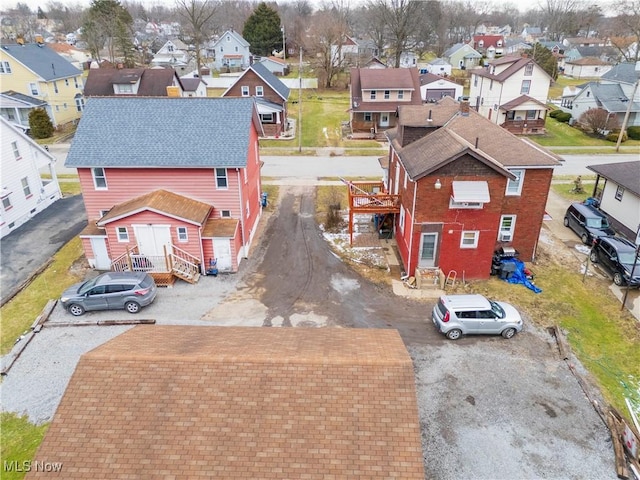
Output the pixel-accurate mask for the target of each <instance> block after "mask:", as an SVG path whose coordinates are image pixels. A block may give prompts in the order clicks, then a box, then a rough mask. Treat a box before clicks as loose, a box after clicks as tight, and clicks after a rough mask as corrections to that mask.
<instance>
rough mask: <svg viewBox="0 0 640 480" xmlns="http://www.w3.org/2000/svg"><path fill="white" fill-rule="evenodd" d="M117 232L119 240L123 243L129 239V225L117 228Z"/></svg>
mask: <svg viewBox="0 0 640 480" xmlns="http://www.w3.org/2000/svg"><path fill="white" fill-rule="evenodd" d="M116 233H117V234H118V242H121V243H123V242H128V241H129V230H127V227H118V228H116Z"/></svg>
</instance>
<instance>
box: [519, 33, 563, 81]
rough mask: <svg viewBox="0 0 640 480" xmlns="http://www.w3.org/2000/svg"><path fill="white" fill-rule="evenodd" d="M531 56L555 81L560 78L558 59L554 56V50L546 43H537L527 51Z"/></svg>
mask: <svg viewBox="0 0 640 480" xmlns="http://www.w3.org/2000/svg"><path fill="white" fill-rule="evenodd" d="M526 53H527V54H528V55H529V57H531V58H533V60H534V61H535V62H536V63H537V64H538V65H539V66H540V68H542V69H543V70H544V71H545V72H547V73H548V74H549V76H550V77H551V78H552V79H553V81H554V82H555V81H556V80H557V79H558V59H557V58H556V57H554V56H553V52H552V51H551V50H549V49H548V48H547V47H545V46H544V45H540V44H539V43H536V44H534V45H533V48H531V49H529V50H527V51H526Z"/></svg>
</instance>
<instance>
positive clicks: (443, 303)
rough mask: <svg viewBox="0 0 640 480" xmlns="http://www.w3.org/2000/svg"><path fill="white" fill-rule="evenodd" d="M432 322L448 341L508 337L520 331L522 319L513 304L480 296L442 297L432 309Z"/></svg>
mask: <svg viewBox="0 0 640 480" xmlns="http://www.w3.org/2000/svg"><path fill="white" fill-rule="evenodd" d="M431 319H432V320H433V324H434V325H435V326H436V327H438V330H439V331H440V332H441V333H443V334H445V335H446V337H447V338H448V339H450V340H457V339H458V338H460V337H461V336H462V335H463V334H464V335H468V334H471V333H480V334H482V333H485V334H500V335H502V336H503V337H504V338H511V337H513V336H514V335H515V334H516V332H520V331H521V330H522V317H520V314H519V313H518V311H517V310H516V309H515V308H514V307H513V306H512V305H510V304H508V303H504V302H494V301H493V300H488V299H487V298H486V297H484V296H482V295H443V296H441V297H440V298H439V299H438V303H436V306H435V307H433V312H432V313H431Z"/></svg>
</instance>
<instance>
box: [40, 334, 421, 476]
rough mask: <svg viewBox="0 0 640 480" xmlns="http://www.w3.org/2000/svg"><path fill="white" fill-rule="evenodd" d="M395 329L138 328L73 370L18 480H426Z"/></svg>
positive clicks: (410, 382) (406, 363)
mask: <svg viewBox="0 0 640 480" xmlns="http://www.w3.org/2000/svg"><path fill="white" fill-rule="evenodd" d="M414 382H415V381H414V373H413V364H412V361H411V358H410V357H409V355H408V353H407V351H406V349H405V347H404V345H403V343H402V340H401V338H400V336H399V334H398V332H397V331H395V330H376V329H337V328H335V329H334V328H325V329H311V328H282V329H275V328H274V329H270V328H246V327H245V328H243V327H197V326H189V327H185V326H138V327H135V328H133V329H132V330H129V331H127V332H126V333H124V334H122V335H120V336H118V337H116V338H115V339H113V340H111V341H109V342H107V343H106V344H104V345H103V346H101V347H98V348H97V349H95V350H93V351H91V352H89V353H87V354H85V355H83V356H82V358H81V359H80V362H79V363H78V366H77V368H76V371H75V373H74V374H73V377H72V378H71V381H70V382H69V386H68V387H67V390H66V392H65V394H64V396H63V398H62V401H61V403H60V405H59V407H58V410H57V412H56V414H55V417H54V419H53V421H52V423H51V426H50V427H49V430H48V432H47V434H46V436H45V438H44V441H43V442H42V444H41V446H40V448H39V450H38V452H37V453H36V456H35V461H45V460H46V461H51V459H55V460H56V461H58V462H62V464H63V469H62V471H61V472H60V473H59V474H57V475H56V474H53V473H51V472H36V471H35V470H34V471H32V472H31V473H30V474H29V476H28V478H40V477H42V476H43V475H44V476H46V478H48V479H50V478H65V479H66V480H73V479H86V478H201V477H207V478H210V477H215V478H229V479H231V478H233V479H257V478H260V479H268V478H271V479H283V478H291V479H294V478H295V479H298V478H307V479H326V478H345V479H346V478H349V479H352V478H353V479H356V478H362V479H364V478H366V479H383V478H384V479H392V478H396V479H403V480H405V479H420V480H423V479H424V467H423V460H422V446H421V440H420V426H419V421H418V409H417V403H416V395H415V383H414Z"/></svg>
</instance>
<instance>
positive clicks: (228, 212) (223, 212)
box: [220, 210, 231, 218]
mask: <svg viewBox="0 0 640 480" xmlns="http://www.w3.org/2000/svg"><path fill="white" fill-rule="evenodd" d="M220 218H231V210H220Z"/></svg>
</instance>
